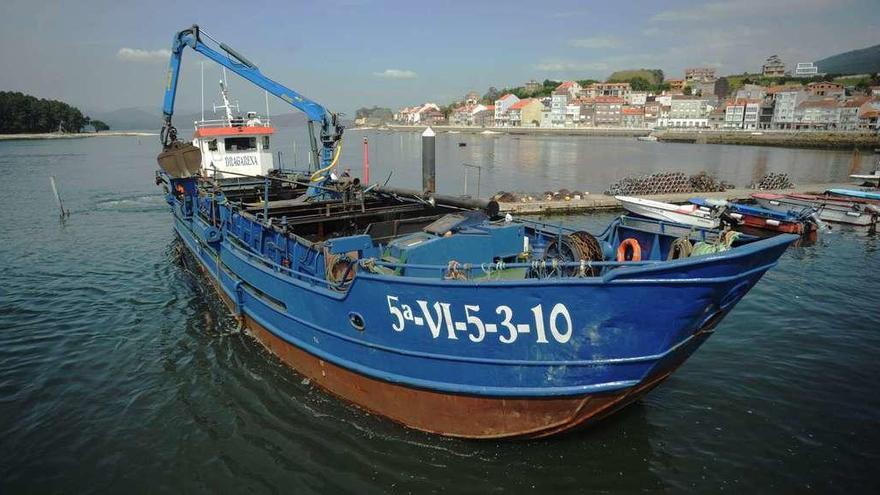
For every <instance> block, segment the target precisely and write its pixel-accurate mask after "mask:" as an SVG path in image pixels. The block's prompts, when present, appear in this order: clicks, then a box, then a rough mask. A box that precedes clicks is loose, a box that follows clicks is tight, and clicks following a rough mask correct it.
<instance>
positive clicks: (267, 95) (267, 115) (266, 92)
mask: <svg viewBox="0 0 880 495" xmlns="http://www.w3.org/2000/svg"><path fill="white" fill-rule="evenodd" d="M263 94H264V95H265V96H266V123H268V122H269V92H268V91H263Z"/></svg>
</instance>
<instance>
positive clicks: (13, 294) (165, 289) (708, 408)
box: [0, 130, 880, 494]
mask: <svg viewBox="0 0 880 495" xmlns="http://www.w3.org/2000/svg"><path fill="white" fill-rule="evenodd" d="M286 132H288V131H287V130H285V131H283V132H282V135H281V136H278V138H279V139H277V140H276V141H275V142H274V143H275V144H273V146H275V148H276V150H277V149H278V148H279V146H281V145H282V142H283V141H284V139H286V136H287V137H289V134H285V133H286ZM351 134H354V139H358V138H359V134H358V133H357V132H352V133H350V135H351ZM370 139H371V140H372V141H373V144H374V146H373V147H372V148H371V156H372V158H373V160H374V172H373V173H374V176H375V177H376V178H378V179H380V180H384V178H385V176H386V175H387V173H388V172H389V171H390V170H392V169H394V170H395V175H394V179H393V182H394V183H395V184H396V185H398V186H410V187H412V186H418V185H419V183H420V181H419V166H418V165H419V163H418V161H419V160H418V157H419V140H418V136H417V135H411V134H400V133H393V134H392V133H386V134H375V133H374V134H370ZM439 139H440V141H439V143H438V154H439V155H440V156H441V157H442V156H444V155H445V156H446V158H441V160H440V162H439V163H438V174H439V178H441V186H442V187H444V188H445V190H446V191H450V192H458V191H461V186H462V184H461V179H462V171H461V167H460V163H462V162H467V163H471V164H474V165H480V166H482V167H483V183H484V184H488V185H486V186H484V190H486V191H489V190H492V189H504V188H509V187H508V186H509V184H526V185H527V186H528V189H531V190H536V191H543V190H546V189H554V188H559V187H566V188H568V189H575V188H577V187H583V186H587V187H588V188H589V189H590V190H593V191H597V190H600V189H601V187H593V185H599V184H606V183H607V182H609V181H611V180H614V179H616V178H619V177H621V176H624V175H628V174H630V173H634V172H647V171H651V170H660V169H664V170H672V169H678V170H682V171H685V172H690V171H698V170H707V171H709V172H713V171H719V172H722V171H723V172H724V173H725V174H727V175H720V177H721V178H723V179H725V180H728V181H730V180H735V179H732V178H733V177H740V178H741V179H742V181H738V182H741V183H747V182H748V181H749V180H750V179H751V177H752V173H753V170H754V169H755V168H756V167H760V166H766V168H767V170H768V171H788V172H790V173H791V171H792V170H794V169H797V170H799V172H798V173H800V174H801V176H797V175H794V177H795V180H796V181H798V180H806V179H799V178H798V177H809V176H810V174H813V175H814V176H817V177H818V176H821V175H822V174H826V175H836V174H841V173H843V174H846V173H847V172H848V168H849V165H850V160H851V154H850V153H848V152H847V153H833V152H823V151H808V150H801V151H793V150H780V149H770V148H767V149H763V148H756V147H723V146H707V145H665V144H653V143H639V142H637V141H635V140H621V139H607V138H535V137H529V136H523V137H519V138H513V137H505V136H498V137H493V138H484V137H482V136H474V135H464V134H462V135H443V134H441V135H440V138H439ZM459 141H460V142H465V143H467V146H465V147H459V146H458V142H459ZM148 143H150V141H148V140H144V143H143V145H140V146H138V144H137V140H136V139H134V138H113V139H110V138H108V140H106V141H105V140H99V139H83V140H71V142H27V143H0V176H2V177H3V178H4V180H3V181H2V182H0V190H2V192H3V194H4V199H6V200H7V201H8V203H9V204H10V205H14V207H10V208H8V209H7V210H5V211H4V214H3V215H0V439H2V440H0V493H25V492H33V493H49V492H88V491H91V492H129V491H149V492H159V491H165V492H173V493H196V492H207V493H218V492H248V493H285V492H296V493H377V494H380V493H389V492H391V493H395V492H402V493H408V492H411V493H436V492H461V491H468V492H473V493H497V492H505V493H523V492H534V493H544V492H547V493H557V492H560V493H571V492H608V491H622V492H627V493H628V492H636V491H645V490H668V491H675V492H682V491H685V490H688V491H693V492H697V493H716V492H719V491H732V492H734V493H739V492H756V491H757V492H776V493H779V492H783V493H801V492H806V491H810V490H816V491H819V492H822V493H827V492H834V491H840V492H848V493H874V492H876V491H877V488H878V486H877V485H878V482H877V481H876V477H875V476H872V473H873V470H874V469H875V468H876V465H877V463H878V462H880V429H878V428H877V423H878V412H877V411H878V410H880V395H878V394H877V393H876V377H877V376H878V375H880V360H878V359H877V358H876V350H877V349H878V348H880V332H878V331H877V329H878V328H880V312H878V311H875V310H874V309H875V308H876V307H877V302H876V299H877V294H880V277H877V276H876V274H877V273H880V253H878V251H880V239H878V236H877V235H876V234H868V233H867V232H866V231H864V230H857V229H852V228H847V227H844V226H839V227H838V226H835V228H834V230H832V231H831V232H827V233H826V232H823V233H821V234H820V235H819V239H818V241H816V242H815V243H814V244H811V245H810V244H803V245H801V246H799V247H793V248H791V249H789V250H788V251H787V252H786V254H785V255H783V256H782V258H781V259H780V261H779V266H777V267H776V268H774V269H773V270H771V271H770V272H769V273H767V275H766V276H765V277H764V278H763V279H762V280H761V282H760V283H758V284H757V285H756V286H755V288H754V289H753V290H752V291H751V292H750V293H749V294H748V295H747V296H746V297H745V298H744V299H743V301H742V302H741V303H739V305H738V306H737V307H736V308H735V309H734V310H733V312H732V313H731V314H730V316H729V317H728V318H727V319H725V320H724V321H723V322H722V323H721V324H720V325H719V326H718V328H717V331H716V333H715V334H714V335H713V337H712V338H711V339H709V340H708V341H707V343H706V344H705V345H704V346H703V347H702V348H701V349H699V350H698V351H697V352H696V354H694V356H693V357H692V358H691V359H690V360H689V361H688V362H687V363H685V365H684V366H682V367H681V369H679V370H678V371H677V372H676V373H675V374H674V375H673V376H672V377H671V378H670V379H669V380H668V381H667V382H666V383H664V384H663V385H661V386H660V387H658V388H657V389H656V390H654V391H653V392H652V393H651V394H649V395H648V396H647V397H645V398H644V399H643V400H641V401H640V402H639V403H637V404H635V405H633V406H632V407H630V408H628V409H626V410H624V411H622V412H621V413H619V414H616V415H615V416H613V417H611V418H609V419H608V420H606V421H603V422H601V423H599V424H598V425H596V427H595V428H590V429H587V430H584V431H580V432H575V433H573V434H571V435H566V436H563V437H560V438H553V439H549V440H540V441H534V442H469V441H461V440H454V439H448V438H442V437H437V436H432V435H428V434H424V433H420V432H414V431H410V430H407V429H405V428H402V427H400V426H398V425H397V424H394V423H392V422H390V421H385V420H382V419H380V418H377V417H374V416H371V415H369V414H366V413H364V412H363V411H361V410H359V409H357V408H355V407H352V406H349V405H347V404H346V403H344V402H342V401H339V400H337V399H335V398H333V397H330V396H328V395H327V394H325V393H324V392H322V391H321V390H319V389H317V388H316V387H315V386H314V385H312V384H310V383H309V382H308V381H305V380H303V378H302V377H301V376H299V375H297V374H296V373H294V372H292V371H291V370H290V369H288V368H287V367H286V366H284V365H282V364H281V363H280V362H279V361H278V360H277V359H275V358H273V357H272V356H271V355H269V354H268V353H267V352H266V351H265V350H263V348H262V347H260V346H259V345H257V344H256V343H255V342H254V341H253V340H252V339H251V338H250V337H248V336H247V335H246V334H244V333H242V332H239V331H238V328H237V326H236V324H235V321H234V320H233V319H232V318H230V317H229V312H228V309H227V308H226V307H225V306H224V305H223V304H222V303H221V302H220V300H219V299H218V298H217V297H216V296H215V295H214V294H213V292H212V289H210V288H208V287H207V286H206V284H205V282H204V280H203V279H202V278H201V275H200V273H199V271H198V270H197V269H195V268H194V266H192V265H191V263H188V262H187V261H186V260H185V259H181V257H180V256H179V254H180V253H179V250H178V248H177V246H178V245H177V242H176V241H175V236H174V234H173V231H172V228H171V218H170V215H169V213H168V212H167V208H166V207H165V205H164V204H163V203H162V198H161V195H160V194H159V192H158V191H157V189H156V188H155V186H154V183H153V170H154V168H155V166H156V162H155V155H156V149H155V148H154V147H152V146H148V145H147V144H148ZM281 147H282V149H284V150H285V161H286V162H287V163H289V164H292V162H293V159H292V147H290V146H288V147H287V148H283V146H281ZM298 147H299V148H300V149H304V148H303V147H302V146H301V145H298ZM359 148H360V147H359V146H352V147H349V148H346V153H347V154H346V155H345V156H346V158H345V160H346V163H345V164H346V165H348V166H350V167H351V168H352V169H353V170H355V171H356V170H358V168H359V161H358V160H359V159H360V156H359V153H360V151H359ZM761 156H764V157H765V158H761ZM302 159H303V157H299V161H300V162H302ZM761 163H764V165H761ZM50 174H52V175H55V176H56V177H57V178H58V181H59V184H60V185H61V188H62V190H63V193H64V200H65V205H66V206H67V207H69V208H70V209H71V211H72V212H73V213H72V214H71V216H70V217H69V218H67V219H66V220H65V223H64V224H63V226H62V225H60V224H59V222H58V216H57V207H56V205H55V203H54V198H53V196H52V193H51V190H50V188H49V184H48V175H50ZM444 181H445V182H444ZM612 218H613V215H612V214H597V215H579V216H570V217H564V218H562V219H561V221H562V222H564V223H566V224H569V225H571V226H574V227H577V228H584V229H586V230H589V231H592V232H598V231H599V230H601V228H602V227H604V226H605V225H606V224H607V223H608V221H610V220H611V219H612ZM556 220H560V219H556ZM673 303H674V302H673V301H670V304H673ZM872 487H873V488H872Z"/></svg>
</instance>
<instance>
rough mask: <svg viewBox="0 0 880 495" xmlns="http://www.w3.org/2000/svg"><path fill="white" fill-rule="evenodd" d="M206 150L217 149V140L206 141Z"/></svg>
mask: <svg viewBox="0 0 880 495" xmlns="http://www.w3.org/2000/svg"><path fill="white" fill-rule="evenodd" d="M208 151H217V140H216V139H212V140H210V141H208Z"/></svg>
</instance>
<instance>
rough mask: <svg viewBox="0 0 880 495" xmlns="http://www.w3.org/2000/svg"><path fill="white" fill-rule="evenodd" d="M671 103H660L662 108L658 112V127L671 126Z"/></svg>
mask: <svg viewBox="0 0 880 495" xmlns="http://www.w3.org/2000/svg"><path fill="white" fill-rule="evenodd" d="M669 109H670V106H669V105H662V104H661V105H660V110H659V111H658V112H657V127H658V128H661V129H665V128H666V127H668V126H669Z"/></svg>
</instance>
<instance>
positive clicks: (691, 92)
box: [684, 86, 694, 95]
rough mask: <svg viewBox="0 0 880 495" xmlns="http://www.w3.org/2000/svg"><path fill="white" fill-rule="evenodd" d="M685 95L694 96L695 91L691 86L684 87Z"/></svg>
mask: <svg viewBox="0 0 880 495" xmlns="http://www.w3.org/2000/svg"><path fill="white" fill-rule="evenodd" d="M684 94H686V95H692V94H694V89H693V88H691V87H690V86H685V87H684Z"/></svg>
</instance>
